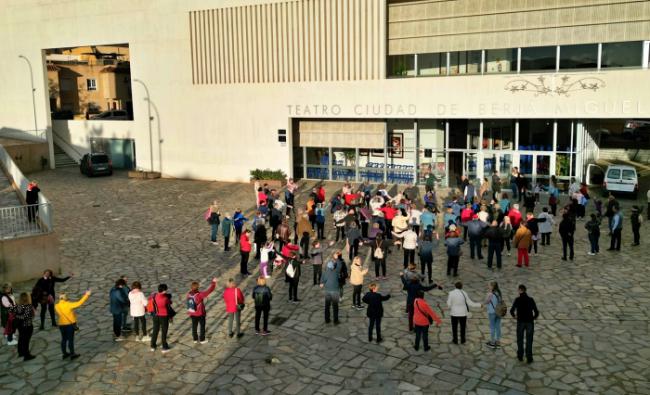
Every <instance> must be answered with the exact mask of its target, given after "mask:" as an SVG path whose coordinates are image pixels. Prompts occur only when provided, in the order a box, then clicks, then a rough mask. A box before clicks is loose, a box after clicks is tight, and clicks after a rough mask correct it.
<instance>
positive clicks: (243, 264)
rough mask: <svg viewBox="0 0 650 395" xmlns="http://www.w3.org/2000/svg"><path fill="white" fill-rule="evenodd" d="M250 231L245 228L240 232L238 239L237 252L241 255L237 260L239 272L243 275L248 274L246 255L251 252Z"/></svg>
mask: <svg viewBox="0 0 650 395" xmlns="http://www.w3.org/2000/svg"><path fill="white" fill-rule="evenodd" d="M249 235H250V231H249V230H248V229H245V230H244V231H243V232H241V237H240V239H239V254H240V256H241V261H240V262H239V273H240V274H241V275H242V276H243V277H246V276H250V273H249V272H248V257H249V256H250V253H251V248H252V247H251V242H250V238H249Z"/></svg>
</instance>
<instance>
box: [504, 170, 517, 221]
mask: <svg viewBox="0 0 650 395" xmlns="http://www.w3.org/2000/svg"><path fill="white" fill-rule="evenodd" d="M518 174H519V169H518V168H517V167H513V168H512V171H511V172H510V189H511V190H512V200H517V192H518V191H519V188H518V187H517V175H518ZM503 209H504V210H505V211H508V210H506V208H505V207H504V208H503Z"/></svg>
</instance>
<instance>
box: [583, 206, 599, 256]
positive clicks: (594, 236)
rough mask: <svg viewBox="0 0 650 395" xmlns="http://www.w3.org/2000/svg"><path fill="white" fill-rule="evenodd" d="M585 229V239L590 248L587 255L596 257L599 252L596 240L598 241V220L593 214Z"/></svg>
mask: <svg viewBox="0 0 650 395" xmlns="http://www.w3.org/2000/svg"><path fill="white" fill-rule="evenodd" d="M585 229H587V237H588V238H589V244H590V246H591V248H590V250H589V252H588V253H587V254H588V255H596V254H598V253H599V252H600V247H599V246H598V239H600V218H598V216H597V215H596V214H595V213H592V214H591V219H590V220H589V221H587V223H586V224H585Z"/></svg>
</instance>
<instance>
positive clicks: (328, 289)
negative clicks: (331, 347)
mask: <svg viewBox="0 0 650 395" xmlns="http://www.w3.org/2000/svg"><path fill="white" fill-rule="evenodd" d="M339 270H340V267H337V264H336V263H335V261H333V260H332V261H329V262H327V270H325V273H323V278H322V279H321V283H320V287H321V288H323V289H324V290H325V323H326V324H329V323H330V322H331V320H330V306H331V307H332V313H333V315H334V325H338V324H339V298H340V294H339Z"/></svg>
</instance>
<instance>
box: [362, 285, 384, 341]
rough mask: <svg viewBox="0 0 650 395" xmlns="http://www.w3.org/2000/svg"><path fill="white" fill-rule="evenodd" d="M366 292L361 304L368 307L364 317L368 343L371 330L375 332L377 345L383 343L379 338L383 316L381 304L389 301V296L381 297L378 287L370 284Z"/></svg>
mask: <svg viewBox="0 0 650 395" xmlns="http://www.w3.org/2000/svg"><path fill="white" fill-rule="evenodd" d="M368 290H369V291H368V292H367V293H366V294H365V295H364V296H363V299H362V300H363V303H365V304H367V305H368V309H367V310H366V316H367V317H368V342H372V331H373V328H374V329H375V330H376V332H377V338H376V341H377V344H379V343H381V342H382V341H384V339H383V338H382V337H381V319H382V318H383V316H384V305H383V302H385V301H387V300H388V299H390V294H386V295H382V294H380V293H379V292H378V291H379V285H377V284H376V283H371V284H370V285H369V286H368Z"/></svg>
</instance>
